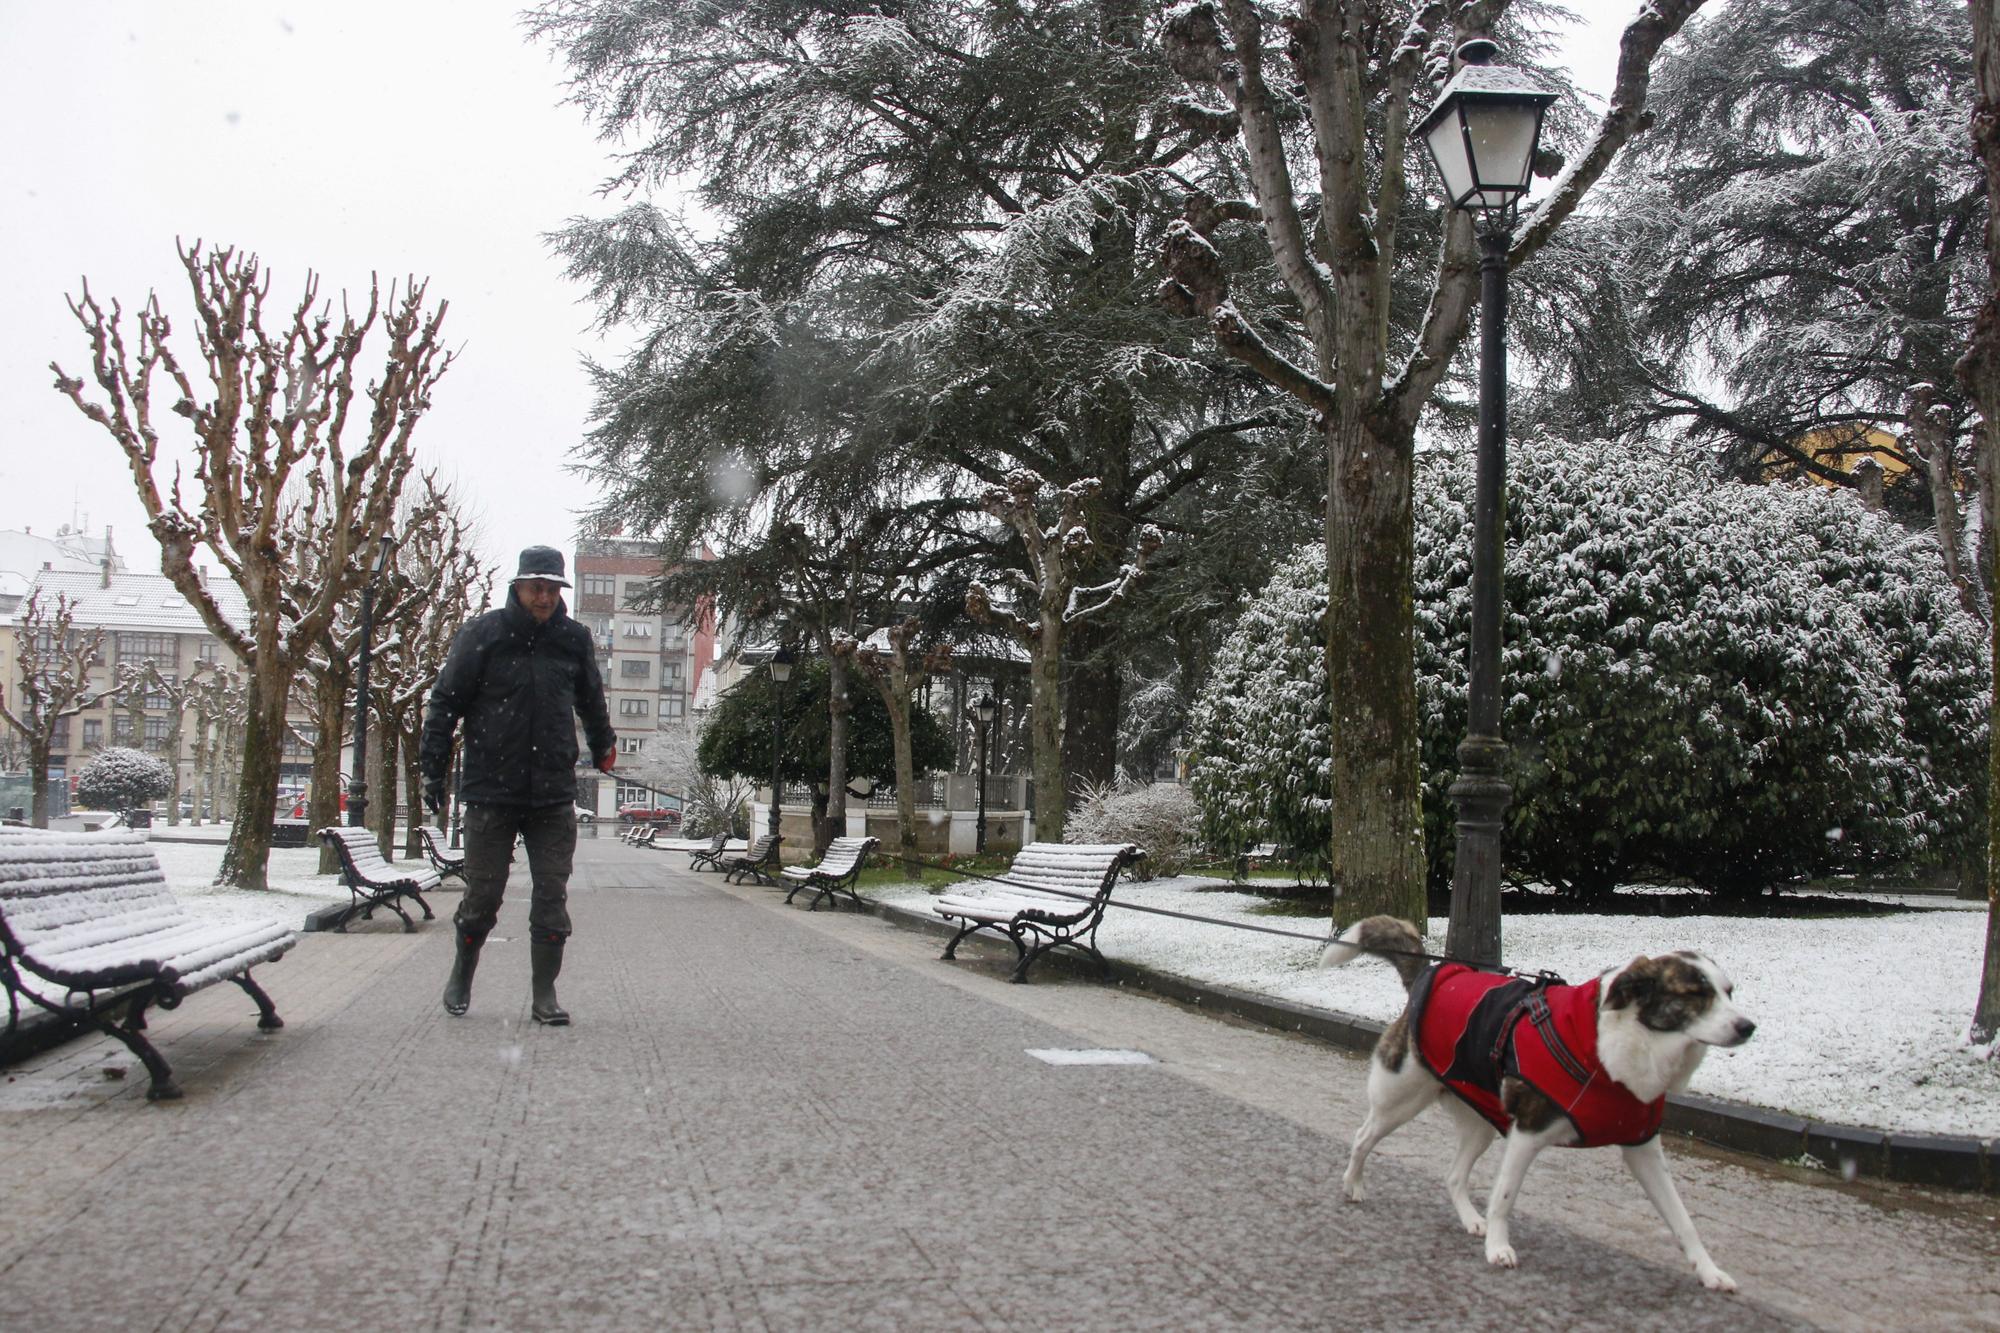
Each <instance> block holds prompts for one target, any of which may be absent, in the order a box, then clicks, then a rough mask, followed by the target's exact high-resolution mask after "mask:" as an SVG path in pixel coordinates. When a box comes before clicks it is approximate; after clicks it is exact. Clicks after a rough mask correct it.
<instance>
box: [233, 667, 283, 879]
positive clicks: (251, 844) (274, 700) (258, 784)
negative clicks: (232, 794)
mask: <svg viewBox="0 0 2000 1333" xmlns="http://www.w3.org/2000/svg"><path fill="white" fill-rule="evenodd" d="M290 675H291V673H290V672H288V671H285V670H282V669H280V668H278V667H275V666H272V665H270V664H269V663H260V664H259V666H258V668H257V670H256V671H255V672H253V673H252V674H251V676H250V680H249V683H248V685H247V686H246V690H245V692H246V695H247V698H246V700H245V705H246V711H247V713H248V716H247V717H246V719H245V721H244V727H243V769H242V774H241V776H240V777H239V778H238V779H237V782H236V810H235V817H236V822H235V823H234V824H232V825H231V826H230V829H229V846H228V847H227V848H225V849H224V850H223V853H222V867H221V869H220V870H218V871H217V872H216V876H215V882H216V883H217V884H226V885H231V886H233V887H235V888H239V889H265V888H269V887H270V881H269V869H270V863H271V821H272V820H273V819H275V818H276V817H277V813H278V766H279V760H280V758H281V756H282V755H283V754H284V748H285V703H286V699H287V697H288V696H289V695H290V693H291V680H290Z"/></svg>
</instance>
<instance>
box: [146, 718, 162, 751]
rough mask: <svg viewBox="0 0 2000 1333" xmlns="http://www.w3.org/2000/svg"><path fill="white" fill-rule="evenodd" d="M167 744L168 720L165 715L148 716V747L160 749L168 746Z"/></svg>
mask: <svg viewBox="0 0 2000 1333" xmlns="http://www.w3.org/2000/svg"><path fill="white" fill-rule="evenodd" d="M166 744H167V720H166V719H165V718H163V717H149V718H147V719H146V748H147V749H148V750H159V749H164V748H165V747H166Z"/></svg>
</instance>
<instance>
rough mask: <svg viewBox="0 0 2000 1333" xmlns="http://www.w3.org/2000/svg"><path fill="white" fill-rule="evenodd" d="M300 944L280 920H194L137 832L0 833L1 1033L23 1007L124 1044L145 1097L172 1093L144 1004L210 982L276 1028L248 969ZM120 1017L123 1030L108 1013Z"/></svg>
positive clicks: (278, 1023)
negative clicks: (248, 1003)
mask: <svg viewBox="0 0 2000 1333" xmlns="http://www.w3.org/2000/svg"><path fill="white" fill-rule="evenodd" d="M296 943H298V936H297V935H295V934H294V933H293V932H292V931H291V930H290V929H288V928H287V927H285V926H284V925H282V924H280V923H278V922H275V921H273V922H268V923H253V924H250V925H245V924H243V923H242V922H226V923H217V922H211V921H204V920H201V919H200V918H197V917H194V916H191V915H189V914H188V912H187V910H186V909H185V908H183V907H182V906H181V904H180V903H179V901H178V900H176V899H175V898H174V896H173V892H172V890H170V889H169V888H168V887H167V882H166V877H165V876H164V875H163V874H162V873H161V872H160V864H159V862H158V860H156V859H155V858H154V856H153V853H152V851H151V849H150V848H148V847H147V846H146V842H145V839H144V838H143V837H142V836H141V835H140V834H138V833H134V832H115V833H50V832H45V831H42V830H32V829H11V828H10V829H7V830H5V831H4V833H0V961H4V963H5V965H6V966H5V968H4V970H0V980H4V982H5V984H6V988H7V1028H8V1033H9V1035H12V1034H14V1033H15V1032H16V1031H17V1030H18V1029H19V1028H20V1027H21V1026H22V1009H21V1005H22V1002H23V1001H26V1002H27V1003H28V1004H31V1005H33V1006H35V1007H36V1008H37V1009H39V1010H40V1011H43V1012H47V1013H50V1014H53V1015H56V1016H57V1017H58V1018H60V1019H62V1020H64V1021H66V1022H73V1023H87V1024H89V1025H91V1026H94V1027H97V1028H98V1029H100V1030H102V1031H104V1032H107V1033H109V1034H110V1035H111V1036H114V1037H116V1038H117V1039H118V1040H120V1041H122V1042H124V1043H125V1045H126V1046H127V1047H129V1048H130V1049H131V1051H132V1053H133V1054H134V1055H136V1056H138V1057H139V1059H140V1060H141V1061H142V1062H144V1064H145V1066H146V1069H147V1071H148V1072H149V1073H150V1074H151V1075H152V1079H153V1081H152V1087H151V1088H150V1090H149V1091H148V1092H147V1094H146V1095H147V1097H148V1098H149V1099H151V1100H154V1101H159V1100H163V1099H168V1098H174V1097H178V1096H180V1089H179V1088H178V1087H177V1086H176V1085H175V1084H174V1081H173V1073H172V1071H171V1070H170V1069H169V1068H168V1066H167V1062H166V1061H165V1060H164V1059H163V1058H161V1056H160V1054H159V1052H158V1051H157V1050H155V1049H154V1048H153V1046H152V1044H151V1043H150V1042H148V1041H147V1040H146V1039H145V1038H144V1037H142V1036H140V1035H139V1034H140V1033H141V1032H142V1031H143V1030H144V1028H145V1010H146V1008H147V1006H149V1005H158V1006H159V1007H160V1008H163V1009H172V1008H174V1007H175V1006H177V1005H178V1004H180V1002H181V1001H182V1000H183V999H184V998H186V997H187V996H189V995H192V994H193V993H194V992H196V991H198V990H201V989H202V988H204V987H206V986H210V985H213V984H215V983H216V982H218V981H233V982H235V983H236V984H237V985H239V986H241V987H242V988H243V990H244V992H245V993H246V994H247V995H249V996H250V997H251V999H253V1000H255V1001H256V1003H257V1009H258V1014H259V1018H258V1024H257V1025H258V1026H259V1027H260V1028H264V1029H266V1030H270V1029H274V1028H279V1027H283V1026H284V1023H283V1021H282V1020H281V1019H279V1017H278V1015H277V1011H276V1010H275V1009H274V1008H273V1007H272V1005H271V1000H270V997H269V996H267V995H265V994H264V992H263V990H262V989H261V988H260V987H258V985H257V984H256V982H254V981H252V980H251V979H250V969H251V967H253V966H255V965H258V964H261V963H267V962H270V961H272V960H274V959H276V958H279V957H281V956H282V955H283V954H284V953H285V952H286V951H287V950H289V949H290V948H291V947H292V946H293V945H294V944H296ZM118 1011H123V1012H124V1014H125V1019H124V1021H123V1022H122V1023H113V1022H112V1021H111V1019H110V1017H109V1016H110V1015H112V1014H113V1013H115V1012H118Z"/></svg>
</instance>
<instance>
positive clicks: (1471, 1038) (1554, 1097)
mask: <svg viewBox="0 0 2000 1333" xmlns="http://www.w3.org/2000/svg"><path fill="white" fill-rule="evenodd" d="M1597 990H1598V987H1597V982H1596V980H1594V979H1593V980H1592V981H1590V982H1589V983H1588V984H1586V985H1582V986H1570V985H1566V984H1564V983H1563V982H1561V981H1559V980H1553V979H1548V978H1538V979H1535V980H1527V979H1525V978H1521V977H1511V976H1504V975H1502V974H1500V973H1496V972H1481V971H1479V970H1477V969H1476V968H1472V967H1468V966H1466V965H1465V964H1464V963H1440V964H1438V965H1437V966H1435V967H1433V968H1431V969H1430V970H1429V971H1428V972H1426V973H1424V974H1423V975H1422V976H1420V977H1418V978H1417V980H1416V982H1415V984H1413V985H1412V986H1411V987H1410V1030H1411V1032H1412V1033H1413V1034H1414V1036H1415V1040H1416V1048H1417V1054H1418V1056H1419V1058H1421V1059H1422V1060H1423V1062H1424V1067H1425V1068H1426V1069H1428V1070H1430V1071H1431V1072H1432V1073H1433V1074H1436V1075H1437V1076H1438V1077H1439V1078H1441V1079H1443V1080H1444V1083H1445V1086H1446V1087H1448V1088H1450V1089H1451V1090H1452V1091H1453V1092H1455V1093H1457V1094H1458V1096H1459V1097H1460V1098H1461V1099H1462V1100H1463V1101H1464V1102H1465V1103H1466V1104H1467V1105H1468V1106H1470V1107H1472V1109H1473V1110H1475V1111H1477V1112H1479V1114H1481V1115H1482V1116H1485V1117H1486V1119H1487V1120H1488V1121H1489V1122H1491V1124H1492V1125H1493V1127H1494V1128H1495V1129H1497V1130H1499V1131H1500V1132H1501V1133H1502V1134H1505V1133H1506V1132H1507V1131H1508V1129H1510V1128H1511V1127H1512V1125H1513V1121H1512V1119H1511V1118H1510V1117H1509V1116H1508V1115H1507V1113H1506V1111H1504V1110H1503V1109H1502V1108H1501V1105H1500V1080H1501V1079H1502V1078H1503V1077H1507V1076H1512V1077H1514V1078H1518V1079H1521V1080H1523V1081H1524V1082H1526V1083H1528V1084H1529V1085H1530V1086H1532V1087H1533V1088H1534V1089H1535V1090H1536V1091H1537V1092H1539V1093H1541V1094H1542V1095H1543V1096H1544V1097H1547V1098H1548V1099H1549V1100H1550V1101H1552V1102H1554V1103H1555V1104H1556V1105H1557V1106H1559V1107H1561V1108H1562V1111H1563V1114H1565V1115H1567V1116H1568V1117H1569V1119H1570V1121H1571V1123H1573V1124H1574V1125H1575V1126H1576V1129H1577V1133H1578V1135H1579V1136H1580V1137H1579V1138H1578V1140H1577V1142H1576V1143H1574V1144H1573V1145H1571V1146H1572V1147H1578V1148H1597V1147H1602V1146H1604V1145H1606V1144H1614V1143H1618V1144H1631V1143H1644V1142H1645V1141H1646V1140H1647V1139H1650V1138H1652V1137H1653V1136H1654V1135H1655V1134H1657V1133H1659V1132H1660V1122H1661V1120H1662V1119H1663V1118H1664V1117H1665V1115H1666V1110H1667V1099H1666V1098H1665V1097H1660V1098H1656V1099H1655V1100H1653V1101H1650V1102H1642V1101H1640V1100H1639V1099H1638V1098H1637V1097H1635V1096H1633V1095H1632V1093H1631V1092H1630V1091H1629V1090H1628V1089H1627V1088H1626V1087H1625V1086H1624V1085H1623V1084H1622V1083H1619V1082H1617V1081H1615V1080H1614V1079H1613V1078H1612V1077H1611V1076H1610V1075H1609V1074H1607V1073H1605V1072H1604V1066H1603V1065H1601V1064H1599V1063H1598V1060H1597Z"/></svg>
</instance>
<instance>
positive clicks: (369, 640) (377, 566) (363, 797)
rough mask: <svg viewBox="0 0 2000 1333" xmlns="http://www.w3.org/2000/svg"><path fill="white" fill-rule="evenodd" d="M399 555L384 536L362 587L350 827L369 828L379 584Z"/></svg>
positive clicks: (391, 540)
mask: <svg viewBox="0 0 2000 1333" xmlns="http://www.w3.org/2000/svg"><path fill="white" fill-rule="evenodd" d="M395 553H396V539H395V538H394V537H391V536H390V535H389V534H388V533H386V532H385V533H383V534H382V537H381V540H380V541H379V542H377V543H376V546H375V563H374V564H373V565H371V566H370V567H369V570H368V578H367V580H366V581H365V582H363V583H362V585H361V651H360V655H359V659H358V660H357V661H356V663H355V667H354V771H353V773H351V774H350V775H349V780H348V785H347V823H348V827H350V828H365V827H366V826H367V823H368V664H369V659H370V657H372V656H373V654H374V650H375V585H376V584H377V583H379V582H381V581H382V575H383V573H384V572H386V571H387V570H388V568H389V560H390V557H392V556H393V555H394V554H395ZM392 794H393V793H392ZM412 800H413V801H414V797H413V798H412Z"/></svg>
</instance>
